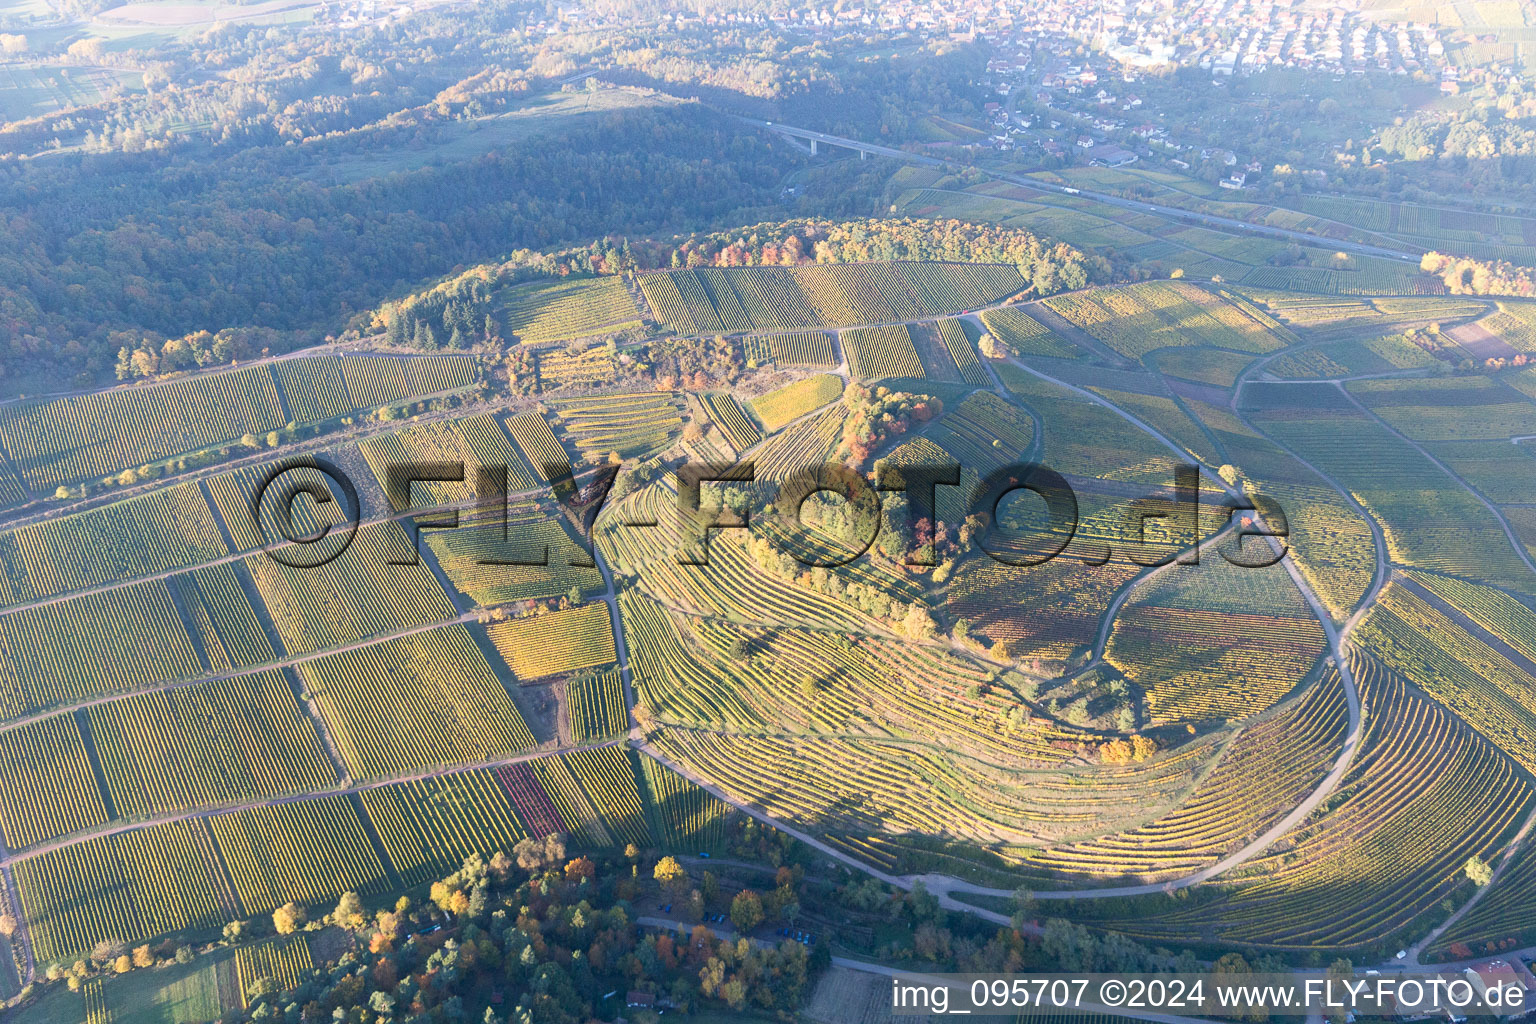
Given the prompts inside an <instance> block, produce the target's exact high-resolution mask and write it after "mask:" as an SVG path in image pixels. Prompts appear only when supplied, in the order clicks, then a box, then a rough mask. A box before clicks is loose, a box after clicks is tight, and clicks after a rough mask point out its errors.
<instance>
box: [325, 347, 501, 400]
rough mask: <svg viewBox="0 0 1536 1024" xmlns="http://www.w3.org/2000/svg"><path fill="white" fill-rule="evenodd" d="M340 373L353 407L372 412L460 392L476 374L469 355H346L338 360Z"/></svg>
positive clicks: (475, 367)
mask: <svg viewBox="0 0 1536 1024" xmlns="http://www.w3.org/2000/svg"><path fill="white" fill-rule="evenodd" d="M341 372H342V377H343V378H344V379H345V380H346V382H347V394H349V395H350V396H351V397H352V405H353V407H354V408H356V409H373V408H376V407H380V406H385V405H389V404H390V403H392V402H399V401H402V400H404V399H407V398H415V397H420V396H425V395H436V394H440V393H443V392H447V391H459V390H462V389H464V388H467V387H469V386H470V385H471V384H473V383H474V382H475V378H476V377H477V376H478V375H479V372H480V371H479V366H478V364H477V363H476V362H475V360H474V359H473V358H471V357H469V356H398V357H397V356H348V357H346V358H344V359H342V361H341Z"/></svg>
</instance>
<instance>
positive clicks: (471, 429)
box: [358, 415, 534, 512]
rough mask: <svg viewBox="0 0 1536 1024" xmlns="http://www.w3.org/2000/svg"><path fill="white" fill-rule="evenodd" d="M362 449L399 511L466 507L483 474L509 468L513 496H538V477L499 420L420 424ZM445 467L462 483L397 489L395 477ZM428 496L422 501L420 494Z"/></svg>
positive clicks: (426, 483) (382, 436)
mask: <svg viewBox="0 0 1536 1024" xmlns="http://www.w3.org/2000/svg"><path fill="white" fill-rule="evenodd" d="M358 449H359V450H360V451H361V452H362V453H363V458H365V459H367V460H368V468H369V469H371V470H373V475H374V477H375V478H377V479H378V481H379V486H380V487H382V488H384V492H385V495H386V496H387V497H388V498H389V500H390V504H391V505H392V506H393V507H394V509H395V511H397V512H398V511H402V510H404V509H407V508H415V507H430V506H431V505H448V504H453V503H455V502H463V501H466V500H467V499H469V498H471V497H473V496H475V491H476V480H477V479H478V477H479V474H480V472H481V471H495V470H499V469H500V468H502V467H504V468H505V469H506V473H507V479H506V486H507V490H508V491H529V490H533V488H534V482H533V477H532V476H530V475H529V473H528V470H527V468H526V467H525V465H524V463H523V461H522V459H520V458H518V456H517V453H516V452H515V451H514V450H513V448H512V442H511V441H510V440H508V438H507V435H506V433H505V432H503V431H502V429H501V427H500V425H499V424H497V422H496V420H495V419H494V418H492V417H491V416H489V415H480V416H466V417H464V418H463V419H458V420H451V421H448V422H430V423H420V424H416V425H415V426H410V427H406V428H405V429H404V430H398V431H396V432H394V433H391V434H380V435H378V436H377V437H370V438H369V439H368V440H366V441H364V442H363V443H362V444H360V445H358ZM436 464H442V465H445V466H452V467H454V469H453V470H450V473H452V472H458V473H461V475H462V477H463V480H462V482H429V481H417V482H416V483H415V484H409V483H407V484H406V485H405V486H406V487H407V488H409V489H410V492H411V493H405V492H403V491H398V490H397V489H396V488H394V487H393V486H392V483H391V480H390V472H391V469H392V468H393V469H394V471H395V472H399V471H400V470H402V469H411V468H413V467H417V466H431V465H436ZM418 489H419V490H420V491H422V492H425V493H424V496H423V497H422V498H419V499H418V498H417V497H416V493H417V490H418Z"/></svg>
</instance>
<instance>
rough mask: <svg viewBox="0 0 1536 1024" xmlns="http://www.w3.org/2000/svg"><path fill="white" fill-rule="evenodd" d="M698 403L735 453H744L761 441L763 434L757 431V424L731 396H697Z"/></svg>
mask: <svg viewBox="0 0 1536 1024" xmlns="http://www.w3.org/2000/svg"><path fill="white" fill-rule="evenodd" d="M699 401H700V402H702V403H703V405H704V408H705V410H706V411H707V412H708V413H709V418H710V419H711V420H713V421H714V422H715V425H716V426H718V427H719V428H720V432H721V433H723V434H724V435H725V439H726V440H727V441H729V442H730V445H731V447H732V448H734V449H735V450H736V451H737V452H742V451H745V450H746V449H748V448H750V447H752V446H753V445H755V444H757V442H759V441H761V440H762V439H763V432H762V431H761V430H759V429H757V424H756V423H753V422H752V420H751V418H750V417H748V416H747V413H746V410H745V409H743V408H742V407H741V403H740V402H738V401H737V400H736V399H735V398H734V397H733V396H731V395H724V394H705V395H700V396H699Z"/></svg>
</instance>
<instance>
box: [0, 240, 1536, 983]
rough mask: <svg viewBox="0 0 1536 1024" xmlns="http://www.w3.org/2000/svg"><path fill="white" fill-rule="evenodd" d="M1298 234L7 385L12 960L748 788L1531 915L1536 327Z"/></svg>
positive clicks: (1352, 906)
mask: <svg viewBox="0 0 1536 1024" xmlns="http://www.w3.org/2000/svg"><path fill="white" fill-rule="evenodd" d="M1270 276H1277V275H1270ZM1282 283H1283V282H1278V281H1275V282H1271V283H1270V284H1269V285H1267V286H1266V288H1265V289H1264V290H1254V289H1236V290H1234V289H1229V288H1224V287H1222V286H1221V285H1219V284H1216V283H1209V284H1203V283H1197V282H1195V281H1193V280H1177V281H1161V282H1157V281H1146V282H1141V283H1138V284H1131V285H1103V286H1097V287H1093V288H1090V289H1085V290H1080V291H1074V292H1066V293H1060V294H1056V295H1052V296H1049V297H1048V298H1045V299H1043V300H1042V299H1040V298H1039V297H1037V296H1034V295H1032V294H1031V293H1030V290H1029V289H1030V285H1029V283H1028V282H1027V281H1026V280H1025V278H1023V277H1022V276H1021V275H1020V274H1019V271H1018V269H1017V268H1016V267H1015V266H1013V265H1011V264H968V263H950V262H943V263H940V262H934V263H921V262H891V263H880V262H869V263H857V264H854V263H846V264H843V263H810V262H807V263H803V264H801V265H796V266H784V267H773V266H760V267H758V266H754V267H730V268H725V267H708V266H700V267H694V268H692V269H684V270H677V271H671V272H653V273H646V274H641V275H639V276H638V277H636V278H635V279H633V280H631V279H629V278H623V277H612V276H610V277H602V278H575V279H572V280H567V281H553V280H538V281H534V282H531V283H528V282H519V283H517V284H515V285H514V286H511V287H509V288H507V289H506V290H504V291H503V292H500V293H498V297H497V299H496V302H495V304H494V306H495V310H496V315H500V316H502V317H504V319H505V324H506V328H507V333H508V334H510V337H507V338H504V339H503V341H504V342H505V347H504V349H503V350H498V351H497V352H495V353H489V352H482V353H479V354H478V355H476V356H473V357H471V356H465V355H441V356H409V357H407V356H401V355H398V354H391V353H361V354H347V355H323V356H317V357H298V358H284V359H280V360H275V361H269V362H261V363H258V364H255V365H252V366H248V367H244V368H237V369H234V370H227V371H219V372H206V373H195V374H191V375H183V376H180V377H177V378H174V379H171V380H168V381H165V382H161V383H155V384H150V385H145V386H139V387H129V388H120V389H113V390H110V391H106V392H102V393H98V394H90V395H80V396H73V397H69V398H63V399H55V400H50V401H45V402H29V403H23V404H17V405H12V406H6V407H5V409H4V410H3V411H0V448H3V452H0V478H3V479H0V500H3V501H6V502H9V503H10V505H11V506H13V507H14V508H16V509H20V511H15V512H14V513H13V514H12V515H11V518H10V520H9V521H8V523H7V525H6V528H5V529H4V532H0V715H3V721H0V762H3V765H0V838H3V849H0V867H3V869H4V871H3V872H0V874H3V878H4V883H5V884H4V894H3V895H4V900H3V901H0V902H3V904H4V906H7V907H11V908H14V910H15V911H16V914H17V918H18V926H17V929H16V933H15V938H14V942H13V944H12V949H13V951H14V952H15V957H14V959H15V962H16V964H17V965H18V971H19V975H20V976H21V977H25V976H27V975H29V974H33V975H34V976H35V972H39V971H45V970H46V969H47V967H48V965H50V964H60V963H65V964H67V963H71V962H73V961H74V960H75V959H77V958H79V957H81V956H84V955H88V954H89V953H90V952H91V950H92V949H93V948H94V947H96V945H97V944H98V943H101V942H103V941H105V940H117V941H120V942H123V943H127V944H129V945H130V946H132V945H137V944H140V943H147V942H151V941H158V940H160V939H162V938H165V937H173V938H174V937H178V936H187V937H191V938H194V939H198V940H205V939H209V938H212V937H216V936H218V935H219V934H220V931H221V929H222V928H223V927H224V925H225V924H227V923H228V922H231V921H237V920H241V921H243V920H248V919H252V918H256V917H260V916H262V915H270V914H271V913H272V911H274V910H275V909H278V908H281V907H284V906H285V905H286V904H288V903H294V904H298V905H301V906H308V907H319V906H321V905H323V904H328V903H329V904H331V905H334V903H335V900H336V899H337V897H339V896H340V895H341V894H342V893H345V892H354V893H357V894H359V895H360V897H361V898H362V899H363V900H364V901H365V902H368V903H369V905H370V906H375V907H377V908H386V907H387V906H389V905H392V904H393V900H394V898H395V897H396V896H397V895H398V894H399V893H401V892H404V891H406V890H409V889H412V888H413V887H417V886H423V885H424V884H425V883H426V882H428V881H430V880H434V879H438V878H440V877H441V876H442V875H443V874H445V873H447V872H451V871H454V870H456V869H457V867H458V866H459V865H460V864H462V863H463V861H464V859H465V858H466V857H469V856H471V855H479V856H482V857H486V858H489V857H490V856H491V855H493V854H495V853H496V852H498V851H501V852H507V851H510V850H512V849H513V848H514V847H516V846H517V845H518V844H519V843H520V842H522V841H523V840H528V839H535V840H542V839H543V838H544V837H546V836H549V835H555V834H558V835H561V836H564V837H566V842H567V844H568V849H569V851H570V854H571V857H572V858H575V857H577V856H579V855H581V854H582V853H583V852H587V853H592V854H594V855H597V854H598V853H600V852H601V851H611V853H612V856H613V857H614V858H620V857H623V856H625V853H624V851H625V850H626V848H627V847H630V846H633V847H634V848H635V850H636V851H641V850H644V851H653V852H656V853H658V854H660V853H662V852H675V853H679V854H688V855H690V856H697V855H698V854H700V853H707V852H710V851H720V850H723V849H724V848H725V844H726V843H727V837H728V836H730V835H734V834H736V833H735V832H733V830H734V829H740V828H742V827H744V826H741V824H740V822H741V820H742V817H743V815H751V816H753V817H755V818H757V819H758V820H759V821H762V822H766V823H767V824H768V825H769V826H776V827H781V828H783V829H785V830H789V831H790V832H791V833H792V834H793V835H795V836H796V837H798V838H800V839H802V840H803V841H805V842H806V843H808V844H810V846H809V847H808V849H812V850H814V851H815V853H814V856H815V857H817V858H821V859H822V860H823V861H826V862H832V863H837V864H840V865H842V866H844V867H848V868H852V869H855V870H858V871H865V872H871V873H874V874H875V875H876V876H877V877H879V878H881V879H885V880H887V881H891V880H894V882H895V883H898V884H900V885H903V886H910V885H911V884H912V882H913V880H914V879H915V878H916V877H917V876H920V875H924V876H931V878H930V881H929V886H930V891H941V892H942V893H943V894H944V898H945V900H946V904H945V905H946V907H947V908H948V909H949V910H950V912H954V913H966V912H969V911H970V910H977V909H979V907H980V904H983V903H987V901H988V899H991V900H994V901H995V900H1007V899H1011V898H1012V897H1013V894H1014V892H1015V890H1016V889H1018V888H1019V887H1020V886H1023V887H1025V888H1026V889H1028V890H1032V891H1033V892H1034V894H1035V898H1036V900H1037V901H1038V902H1039V903H1045V902H1052V903H1054V904H1056V905H1057V906H1059V908H1060V912H1061V913H1063V914H1066V915H1067V916H1070V917H1072V918H1075V919H1077V920H1079V921H1081V922H1084V923H1086V924H1088V925H1090V926H1091V927H1095V928H1098V927H1104V928H1113V929H1115V930H1117V931H1121V932H1124V933H1127V934H1132V935H1136V936H1140V937H1144V938H1146V939H1147V940H1148V941H1152V942H1155V943H1158V944H1166V945H1169V946H1170V947H1173V946H1183V945H1199V946H1200V947H1201V948H1211V949H1214V948H1227V947H1242V948H1245V949H1248V950H1250V951H1252V950H1268V951H1277V952H1281V953H1284V954H1286V955H1287V956H1293V957H1296V958H1298V959H1305V958H1308V957H1311V958H1314V959H1318V958H1329V957H1332V956H1334V955H1338V954H1348V955H1351V956H1354V957H1357V958H1359V959H1358V960H1357V962H1364V961H1366V960H1375V959H1379V958H1381V957H1383V956H1387V955H1389V954H1390V953H1392V952H1394V951H1395V950H1396V949H1397V948H1399V947H1402V946H1408V945H1412V944H1414V943H1417V942H1418V941H1419V940H1422V939H1425V938H1426V937H1427V936H1430V934H1431V930H1432V929H1434V928H1435V927H1436V926H1437V925H1439V924H1440V923H1441V922H1442V921H1445V920H1446V919H1447V918H1448V917H1449V918H1452V920H1451V923H1450V924H1449V925H1447V927H1446V928H1445V929H1444V930H1443V933H1442V932H1436V933H1435V935H1434V941H1433V942H1432V943H1430V944H1429V945H1428V946H1427V947H1426V949H1425V951H1424V954H1425V955H1426V956H1432V955H1448V953H1447V950H1448V948H1449V945H1450V944H1452V943H1456V944H1463V943H1476V944H1482V946H1487V945H1488V944H1490V943H1492V944H1494V945H1495V947H1497V946H1498V945H1501V944H1505V945H1507V943H1509V942H1519V943H1521V944H1525V943H1531V942H1536V930H1533V926H1532V924H1531V922H1532V921H1536V892H1533V891H1532V890H1531V887H1530V879H1531V877H1532V870H1533V869H1532V865H1533V864H1536V852H1533V851H1532V849H1531V848H1530V846H1529V843H1530V840H1529V839H1528V836H1529V833H1530V832H1531V831H1532V830H1531V829H1530V828H1528V827H1526V826H1528V825H1529V823H1530V821H1531V818H1532V815H1533V814H1536V799H1533V794H1536V778H1533V775H1532V773H1533V772H1536V754H1533V753H1532V742H1531V741H1532V737H1533V736H1536V561H1533V556H1536V516H1533V510H1532V508H1531V501H1530V499H1529V498H1528V496H1527V494H1528V489H1527V488H1525V487H1524V484H1526V483H1536V461H1533V457H1536V455H1533V449H1532V448H1531V446H1530V443H1529V442H1530V438H1531V437H1532V436H1536V398H1533V397H1532V396H1533V395H1536V386H1532V384H1531V381H1530V379H1529V374H1530V373H1531V372H1532V371H1530V370H1526V369H1521V368H1519V367H1516V366H1513V365H1511V366H1509V367H1507V368H1504V367H1501V368H1488V369H1487V372H1479V373H1475V374H1460V375H1457V374H1451V373H1440V372H1437V366H1438V364H1439V363H1440V362H1441V360H1439V359H1438V358H1437V357H1435V356H1433V355H1429V354H1427V353H1426V350H1424V349H1423V348H1419V347H1414V346H1412V345H1411V343H1409V342H1405V341H1402V340H1401V339H1399V340H1398V341H1392V342H1389V341H1386V340H1384V338H1385V337H1386V335H1384V334H1383V332H1382V330H1381V323H1380V322H1379V321H1382V320H1391V319H1392V318H1394V317H1396V318H1400V319H1409V318H1414V317H1419V316H1421V315H1422V314H1423V313H1424V309H1423V308H1421V307H1420V306H1415V305H1413V304H1412V302H1410V301H1409V300H1408V299H1406V298H1402V297H1398V298H1396V299H1390V298H1381V297H1377V298H1373V297H1370V296H1364V297H1360V298H1358V299H1356V298H1351V299H1347V300H1346V299H1340V298H1338V297H1337V296H1332V297H1329V296H1309V295H1306V294H1303V293H1299V292H1295V291H1282V290H1278V289H1279V287H1280V284H1282ZM1293 283H1294V282H1293ZM1424 301H1428V300H1424ZM1437 301H1439V302H1441V306H1438V307H1435V308H1436V310H1437V312H1436V313H1435V315H1437V316H1442V317H1444V320H1445V322H1444V323H1443V324H1442V330H1446V331H1449V330H1451V329H1453V328H1454V327H1455V326H1456V324H1457V323H1458V322H1461V321H1466V322H1471V321H1472V320H1473V319H1477V318H1480V317H1484V316H1485V315H1486V310H1484V309H1483V308H1482V306H1480V305H1479V304H1476V303H1472V304H1462V305H1459V306H1458V305H1456V304H1454V303H1451V304H1449V305H1447V303H1448V302H1449V300H1443V299H1442V300H1437ZM1405 304H1406V305H1405ZM1346 305H1349V306H1353V305H1358V306H1360V307H1362V309H1363V308H1365V307H1367V306H1368V307H1369V314H1366V313H1363V312H1360V311H1359V310H1354V311H1351V310H1342V308H1341V307H1342V306H1346ZM1355 313H1359V315H1358V316H1355ZM1517 313H1518V311H1504V312H1501V314H1500V315H1501V316H1502V317H1505V318H1507V320H1508V323H1507V324H1506V321H1505V320H1504V319H1496V318H1495V319H1492V320H1483V321H1482V323H1483V326H1484V327H1485V328H1488V329H1495V330H1496V329H1501V325H1505V326H1507V327H1508V329H1509V330H1510V331H1511V332H1515V331H1516V330H1517V328H1519V326H1520V325H1522V324H1523V323H1524V320H1522V319H1520V316H1519V315H1517ZM1458 318H1459V319H1458ZM1367 319H1368V320H1370V321H1371V325H1370V327H1369V329H1366V328H1363V327H1358V325H1357V326H1351V324H1355V322H1356V321H1357V320H1367ZM716 336H719V338H718V340H716ZM1522 337H1523V336H1522ZM690 360H692V361H690ZM380 410H383V411H382V412H381V411H380ZM121 423H127V424H130V425H131V429H129V428H124V429H108V427H109V426H110V425H111V424H121ZM290 424H293V426H290ZM305 425H309V426H307V427H306V426H305ZM301 427H302V428H304V429H302V430H301V429H300V428H301ZM311 428H312V429H311ZM306 431H307V432H306ZM269 434H270V435H271V436H270V438H269V437H268V435H269ZM223 449H228V451H223ZM208 453H213V454H208ZM205 456H206V461H205V460H204V457H205ZM224 461H229V462H233V463H235V464H234V465H228V466H226V465H224V464H223V462H224ZM210 462H212V463H218V465H217V467H216V470H217V471H216V472H210V471H208V470H207V469H206V468H205V467H206V466H207V465H208V464H209V463H210ZM748 464H750V467H751V468H750V471H748V469H747V465H748ZM733 466H735V467H736V468H734V469H733V468H732V467H733ZM129 471H131V474H132V479H131V480H130V479H127V478H124V479H122V480H118V479H117V477H119V476H121V475H122V474H124V473H127V472H129ZM412 476H414V478H415V479H414V481H413V480H412V479H410V478H411V477H412ZM108 478H111V481H112V483H111V486H112V487H124V488H131V491H128V492H126V493H123V494H119V493H117V492H116V491H113V490H106V491H101V490H95V491H90V492H88V493H86V494H84V495H82V494H81V492H80V491H79V490H78V487H79V485H80V484H81V483H82V482H87V483H91V484H92V486H93V487H95V486H99V485H102V481H104V480H107V479H108ZM343 478H344V479H343ZM273 480H287V481H288V482H289V483H291V484H293V486H292V487H288V488H279V490H278V491H276V492H273V491H271V488H272V486H273V484H272V483H271V481H273ZM55 488H62V490H60V491H59V494H58V496H57V497H56V498H54V497H51V496H50V495H51V493H52V492H53V491H54V489H55ZM271 493H278V494H281V495H282V497H283V500H284V502H285V509H286V511H285V512H284V513H283V514H278V515H276V517H275V519H274V518H273V513H272V510H271V509H270V508H268V507H267V505H265V504H264V503H263V502H264V500H265V499H263V495H264V494H271ZM45 498H46V500H48V501H53V502H56V503H57V504H56V506H49V507H48V509H47V510H46V513H47V514H44V513H42V512H37V508H38V507H39V506H37V505H36V504H35V503H36V502H41V501H43V500H45ZM28 502H32V503H34V504H27V503H28ZM280 511H281V510H280ZM274 522H276V523H278V524H279V525H282V524H286V529H283V530H278V531H277V532H273V523H274ZM317 554H321V555H323V556H324V557H316V556H317ZM752 827H753V828H757V827H758V826H755V825H754V826H752ZM525 849H526V848H525ZM603 855H604V856H606V855H607V854H603ZM635 856H638V853H636V854H635ZM1505 860H1507V862H1508V869H1507V870H1505V871H1502V872H1501V873H1500V874H1499V875H1498V877H1496V878H1495V879H1494V880H1493V882H1492V884H1490V885H1488V886H1486V887H1478V886H1474V885H1473V884H1472V883H1471V882H1470V881H1468V874H1469V872H1468V870H1467V866H1468V863H1469V861H1471V862H1475V863H1481V864H1496V863H1502V862H1504V861H1505ZM626 871H627V868H626ZM1165 885H1166V886H1171V887H1172V888H1173V890H1174V891H1177V892H1181V893H1184V894H1185V895H1184V896H1181V897H1180V900H1187V902H1174V901H1171V900H1170V899H1169V898H1168V897H1167V896H1165V895H1163V894H1162V892H1161V889H1160V887H1162V886H1165ZM966 895H968V896H969V897H971V898H974V899H976V900H977V901H978V906H977V907H969V908H968V907H967V906H966V905H965V904H964V903H963V902H961V899H960V898H961V897H962V896H966ZM987 905H988V906H991V905H993V904H987ZM370 912H371V911H370ZM310 951H311V945H309V944H306V942H304V941H299V940H283V941H276V942H271V943H269V944H264V945H253V946H250V947H249V948H244V947H242V949H241V952H240V954H239V957H238V960H237V968H236V969H237V971H238V973H239V976H240V978H242V979H244V978H249V977H254V976H256V975H257V974H260V975H261V976H262V977H268V976H273V977H275V976H281V977H282V978H283V979H288V980H289V981H291V980H292V979H294V978H296V977H298V976H299V975H300V974H302V973H303V972H304V971H306V970H308V968H309V965H310V963H311V952H310ZM1418 955H1419V952H1418V951H1417V950H1416V951H1415V956H1416V957H1417V956H1418ZM1322 962H1326V961H1322ZM17 980H21V978H20V977H19V978H18V979H17Z"/></svg>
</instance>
